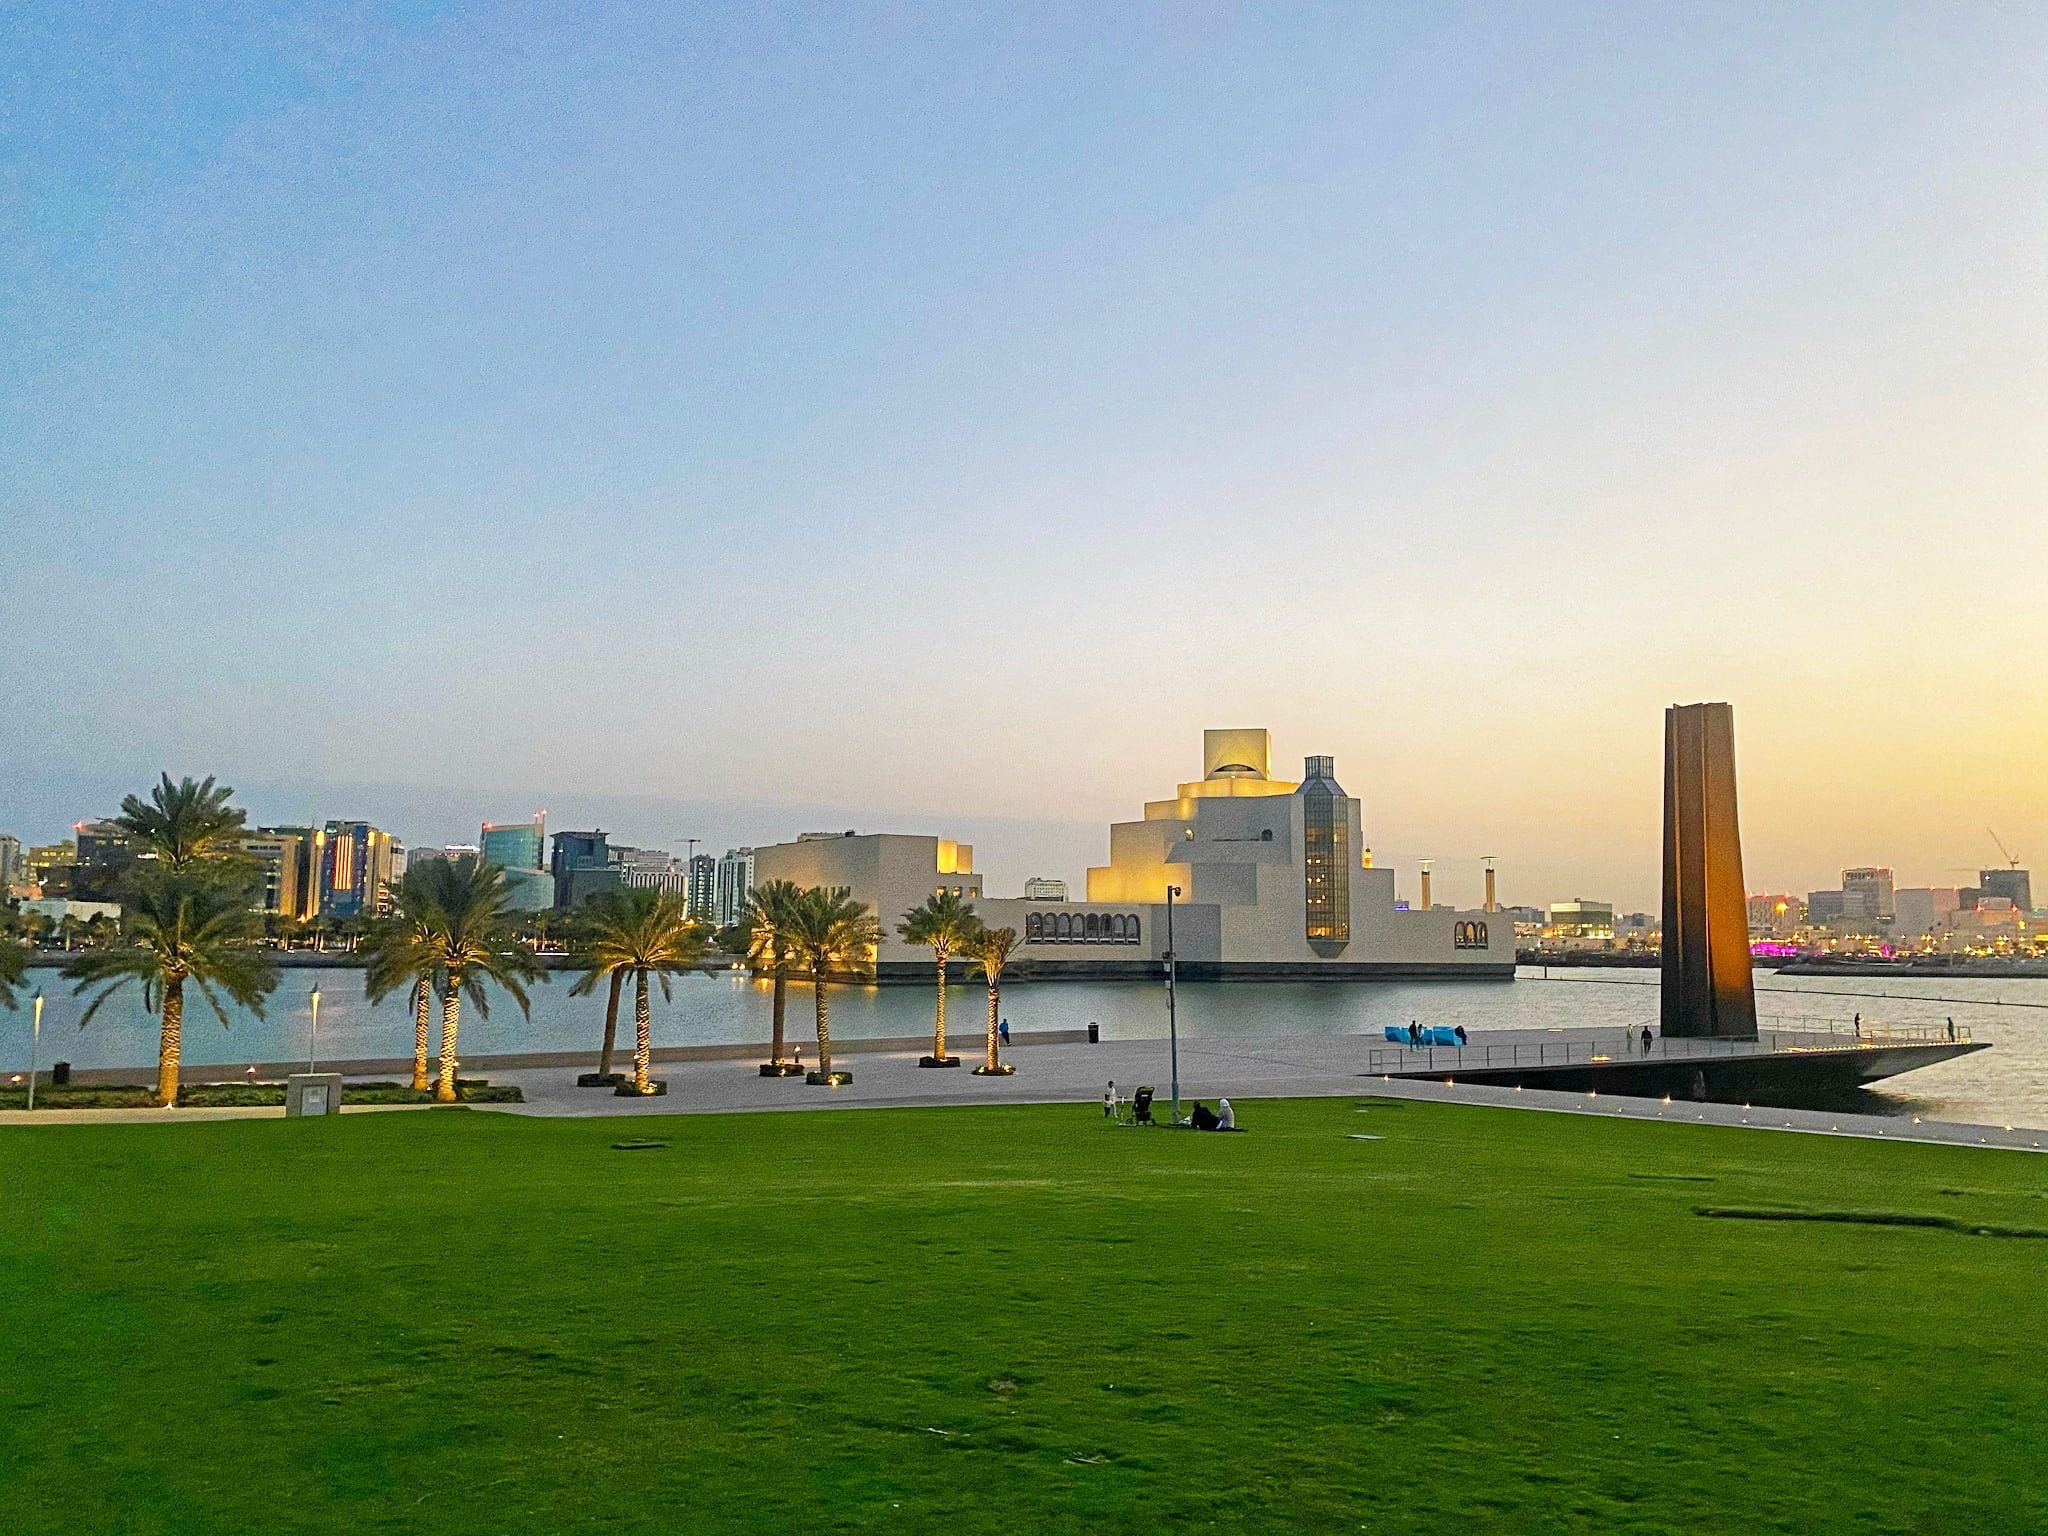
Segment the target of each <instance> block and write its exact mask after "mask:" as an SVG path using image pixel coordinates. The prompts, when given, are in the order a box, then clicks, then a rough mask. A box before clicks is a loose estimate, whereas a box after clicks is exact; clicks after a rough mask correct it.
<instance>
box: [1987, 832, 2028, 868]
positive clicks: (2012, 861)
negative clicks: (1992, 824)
mask: <svg viewBox="0 0 2048 1536" xmlns="http://www.w3.org/2000/svg"><path fill="white" fill-rule="evenodd" d="M1984 830H1985V831H1986V832H1991V829H1990V828H1989V827H1986V828H1985V829H1984ZM1991 841H1993V842H1994V843H1996V844H1998V851H1999V852H2000V853H2001V854H2003V855H2004V856H2005V867H2006V868H2007V869H2018V868H2019V867H2020V858H2019V855H2018V854H2016V853H2014V852H2013V851H2012V850H2011V849H2010V848H2008V847H2006V846H2005V839H2004V838H2002V837H2000V836H1999V835H1998V834H1997V833H1996V832H1991Z"/></svg>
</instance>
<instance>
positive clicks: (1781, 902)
mask: <svg viewBox="0 0 2048 1536" xmlns="http://www.w3.org/2000/svg"><path fill="white" fill-rule="evenodd" d="M1805 920H1806V903H1805V902H1803V901H1801V900H1800V899H1799V898H1798V897H1797V896H1795V895H1793V894H1792V893H1791V892H1790V891H1773V892H1768V893H1766V894H1764V895H1760V896H1752V897H1750V898H1749V934H1750V937H1751V938H1756V939H1768V938H1784V937H1785V936H1786V935H1788V934H1790V933H1791V932H1792V931H1793V930H1794V929H1796V928H1797V927H1798V926H1799V925H1800V924H1801V923H1802V922H1804V921H1805Z"/></svg>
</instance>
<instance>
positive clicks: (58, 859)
mask: <svg viewBox="0 0 2048 1536" xmlns="http://www.w3.org/2000/svg"><path fill="white" fill-rule="evenodd" d="M77 862H78V844H77V843H75V842H73V841H71V840H70V839H69V838H66V839H65V840H64V841H63V842H61V843H36V844H33V845H31V846H30V848H29V850H28V851H27V852H26V853H24V854H23V855H22V863H23V865H24V866H25V868H24V870H23V874H24V876H25V877H26V879H27V882H28V884H30V885H32V886H34V887H35V888H36V889H37V890H39V891H41V892H42V893H43V894H44V895H45V896H62V895H64V894H65V893H66V892H68V891H69V890H70V889H71V870H72V866H74V865H75V864H77Z"/></svg>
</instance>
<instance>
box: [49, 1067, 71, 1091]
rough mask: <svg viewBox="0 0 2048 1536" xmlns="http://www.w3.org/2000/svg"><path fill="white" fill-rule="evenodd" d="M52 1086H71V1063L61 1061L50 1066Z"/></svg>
mask: <svg viewBox="0 0 2048 1536" xmlns="http://www.w3.org/2000/svg"><path fill="white" fill-rule="evenodd" d="M50 1086H51V1087H52V1088H69V1087H70V1086H71V1063H70V1062H68V1061H60V1062H58V1063H56V1065H54V1066H52V1067H51V1068H50Z"/></svg>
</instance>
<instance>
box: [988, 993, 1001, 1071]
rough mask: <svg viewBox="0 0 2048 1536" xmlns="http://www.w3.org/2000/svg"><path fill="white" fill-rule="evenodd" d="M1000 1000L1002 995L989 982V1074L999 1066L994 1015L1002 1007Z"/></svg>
mask: <svg viewBox="0 0 2048 1536" xmlns="http://www.w3.org/2000/svg"><path fill="white" fill-rule="evenodd" d="M1001 999H1002V994H1001V993H1000V992H999V991H998V990H997V989H996V984H995V983H994V982H993V981H991V982H990V983H989V984H988V1069H989V1071H991V1072H993V1071H995V1069H996V1068H997V1067H998V1066H999V1065H1001V1063H999V1062H998V1061H997V1060H996V1014H997V1010H998V1009H999V1008H1001V1006H1002V1002H1001Z"/></svg>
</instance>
